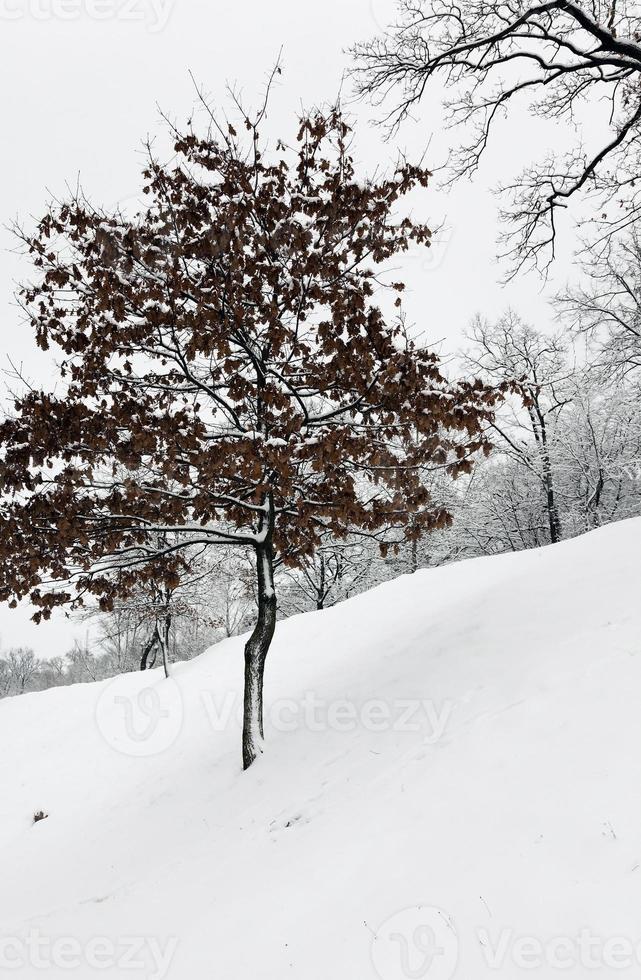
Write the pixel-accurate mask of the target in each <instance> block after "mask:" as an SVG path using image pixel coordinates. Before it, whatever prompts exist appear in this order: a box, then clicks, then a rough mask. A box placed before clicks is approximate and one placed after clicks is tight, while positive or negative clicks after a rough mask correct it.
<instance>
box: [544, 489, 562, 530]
mask: <svg viewBox="0 0 641 980" xmlns="http://www.w3.org/2000/svg"><path fill="white" fill-rule="evenodd" d="M546 497H547V512H548V520H549V524H550V541H551V542H552V544H556V542H557V541H560V540H561V536H562V532H561V521H560V520H559V514H558V511H557V509H556V501H555V499H554V486H553V484H552V479H551V477H550V478H549V479H548V480H547V481H546Z"/></svg>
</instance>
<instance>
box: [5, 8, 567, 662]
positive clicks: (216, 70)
mask: <svg viewBox="0 0 641 980" xmlns="http://www.w3.org/2000/svg"><path fill="white" fill-rule="evenodd" d="M392 11H393V3H391V2H389V0H320V2H318V3H313V2H310V0H307V2H302V0H0V73H1V75H2V92H3V99H2V114H3V120H2V122H3V125H2V130H3V136H4V142H5V151H4V153H3V156H2V162H1V164H0V166H1V168H2V180H1V181H0V212H1V217H2V224H3V225H6V224H7V223H9V222H11V221H12V220H13V219H15V218H16V217H18V218H20V219H21V220H22V221H24V222H26V223H28V222H29V220H30V216H38V215H39V214H40V213H41V212H42V210H43V207H44V205H45V203H46V201H47V199H48V196H49V193H53V194H56V195H57V196H59V195H64V192H65V185H66V184H67V183H69V184H75V182H76V180H77V178H78V176H79V177H80V180H81V183H82V185H83V188H84V189H85V191H86V192H87V193H88V195H89V196H90V197H91V198H92V199H93V200H95V201H97V202H100V203H102V204H103V205H105V206H108V205H115V204H117V203H118V202H122V201H126V200H131V199H132V198H134V197H135V196H136V193H137V191H138V189H139V187H140V177H139V174H140V169H141V166H142V152H141V143H142V140H143V139H144V138H145V137H146V136H147V135H148V134H149V135H152V136H153V135H154V134H155V133H158V132H159V131H160V130H161V125H162V124H161V121H160V118H159V112H158V106H160V107H161V108H162V109H163V110H164V111H165V112H166V113H167V114H168V115H170V116H171V117H172V118H175V119H176V120H177V121H180V120H183V119H186V118H187V117H188V116H189V114H190V112H191V110H192V107H193V105H194V101H195V97H194V88H193V84H192V81H191V79H190V76H189V72H190V71H191V72H192V73H193V75H194V76H195V77H196V79H198V80H199V82H200V83H201V84H202V86H203V87H204V88H205V89H206V90H207V92H208V93H209V95H210V97H211V99H212V101H214V102H223V100H224V98H225V85H226V83H228V82H229V83H236V84H237V85H238V86H239V88H240V89H241V90H242V92H243V94H244V97H245V99H246V101H247V103H248V104H251V103H252V102H254V103H255V102H256V101H257V100H258V97H259V96H260V94H261V93H262V91H263V90H264V84H265V80H266V77H267V74H268V71H269V68H270V67H271V65H272V64H273V62H274V61H275V59H276V57H277V54H278V51H279V49H280V48H281V47H282V49H283V57H282V61H283V68H284V71H283V75H282V77H281V78H280V79H279V82H278V86H277V88H276V90H275V92H274V96H273V99H272V102H271V107H270V113H269V118H268V130H269V132H270V133H273V134H274V135H275V136H276V135H281V134H284V135H285V137H286V138H289V139H290V140H291V139H293V133H294V127H295V122H296V114H297V112H298V111H299V109H300V107H301V106H307V107H310V106H313V105H317V104H320V103H323V102H327V101H328V100H332V99H334V97H335V96H336V94H337V92H338V91H339V88H340V87H341V80H342V78H343V74H344V72H345V69H346V68H347V66H348V64H349V59H348V57H347V55H346V54H345V49H346V48H348V47H349V45H350V44H351V43H353V42H354V41H356V40H360V39H364V38H366V37H369V36H371V35H372V34H374V33H376V32H377V31H378V30H379V29H380V27H381V26H382V25H383V24H385V23H386V22H387V21H388V20H389V19H390V15H391V12H392ZM97 15H100V16H99V17H98V16H97ZM343 93H344V99H345V98H346V97H348V96H349V95H350V83H349V81H346V82H344V83H343ZM350 111H351V112H352V113H353V114H354V115H355V117H356V119H357V121H358V132H357V137H356V147H355V150H356V153H355V155H356V158H357V161H358V164H359V167H360V168H361V169H362V172H363V173H365V172H366V171H368V170H369V171H371V170H372V169H373V168H374V167H375V166H379V165H384V164H385V163H386V162H387V161H391V160H392V159H393V157H394V155H395V148H394V145H390V144H386V143H385V142H383V139H382V134H381V132H380V130H378V129H376V128H374V127H372V126H371V125H370V122H369V121H370V119H371V118H372V116H373V114H374V113H373V110H371V109H370V108H369V107H365V106H358V105H354V106H352V107H350ZM440 118H441V117H440V108H439V105H438V103H437V102H434V103H433V104H425V105H424V106H423V107H422V108H421V110H420V112H419V113H417V120H416V121H414V122H411V123H408V124H407V125H406V126H404V127H403V129H402V130H401V132H400V133H399V134H398V136H397V137H396V140H395V144H396V145H400V146H401V147H402V148H403V149H404V150H407V151H408V153H409V154H410V155H412V154H415V155H417V156H418V155H420V154H421V153H422V151H423V150H424V149H425V147H426V145H427V144H428V143H430V145H429V150H428V154H427V158H426V165H428V166H429V165H430V164H432V165H435V164H437V163H439V162H441V160H442V154H443V152H444V148H445V147H446V146H447V144H448V141H449V140H450V139H454V137H453V136H449V135H447V134H446V135H444V134H443V132H442V128H441V126H440V125H439V122H440ZM558 135H559V134H558V133H557V132H556V131H554V130H553V129H552V128H551V127H550V126H548V125H546V124H544V123H541V122H540V121H533V120H531V119H529V118H528V116H527V114H525V113H524V114H523V115H522V117H521V118H520V120H519V121H518V124H517V125H510V126H503V128H502V129H501V130H500V131H499V133H498V137H499V138H498V140H497V142H496V143H495V144H494V146H493V148H492V152H491V153H490V154H489V155H488V158H487V161H486V163H485V165H484V167H483V170H482V172H481V173H480V174H479V176H478V178H477V179H476V180H475V182H474V183H472V184H469V183H468V184H465V185H459V186H458V187H456V188H455V189H454V190H453V191H452V192H450V193H449V194H448V195H444V194H442V193H439V192H437V191H436V190H431V191H429V192H426V193H425V194H423V195H422V196H421V198H420V207H421V208H423V209H424V213H420V214H419V213H418V212H417V211H416V210H415V216H416V217H417V218H420V219H421V220H427V221H428V222H429V221H432V222H434V223H436V222H437V221H440V220H441V219H442V218H445V219H446V221H447V228H448V232H447V234H446V235H445V236H444V239H443V242H442V243H441V244H438V243H437V245H436V246H435V247H434V248H433V250H432V251H431V253H430V254H425V253H423V252H421V253H420V254H419V253H413V254H411V255H410V256H409V257H408V258H407V260H405V261H404V265H403V267H402V277H403V278H404V279H405V281H406V282H407V283H408V287H409V289H408V293H407V295H406V300H405V303H406V308H407V313H408V318H409V320H410V322H412V323H413V324H415V326H416V329H417V330H418V331H420V332H421V334H422V335H423V336H424V337H425V338H426V339H427V340H428V341H429V340H431V341H441V340H442V341H443V343H442V350H443V351H444V352H450V351H453V350H455V349H456V347H457V346H458V345H459V344H460V343H461V332H462V331H463V330H464V329H465V328H466V326H467V324H468V323H469V321H470V319H471V317H472V316H473V315H474V314H475V313H476V312H482V313H484V314H485V315H488V316H490V317H492V316H496V315H498V314H500V312H501V311H502V310H503V309H505V307H507V306H508V305H511V306H513V307H515V308H516V309H518V310H519V311H520V312H521V313H522V314H523V316H524V317H525V318H527V319H528V320H530V321H532V322H534V323H536V324H538V325H539V326H541V327H545V328H547V327H549V326H550V325H551V323H552V314H551V310H550V308H549V306H548V304H547V297H548V296H549V295H551V293H553V291H554V288H555V287H558V285H559V284H561V283H563V282H564V281H565V280H566V278H567V276H568V271H569V270H570V268H571V266H570V261H569V258H568V255H569V252H567V251H566V254H565V257H564V258H563V259H562V260H561V262H560V263H559V264H558V265H557V267H556V277H555V281H553V282H552V283H551V284H549V285H548V287H547V289H543V288H542V283H541V281H540V280H539V279H538V278H537V277H536V276H534V275H530V276H525V277H520V278H519V279H518V281H515V282H513V283H511V284H510V285H509V286H504V285H501V278H502V275H503V273H504V272H505V269H504V268H501V267H500V266H498V265H497V263H496V261H495V252H496V248H495V240H496V234H497V223H496V206H497V202H496V199H495V197H494V196H493V195H492V194H491V193H490V190H489V188H490V187H491V186H492V185H493V184H494V183H495V182H496V180H497V179H498V178H499V177H503V178H505V177H509V175H510V174H513V173H515V172H517V171H518V170H520V168H521V167H522V166H523V164H524V163H526V162H527V161H528V159H530V158H531V157H532V156H538V155H539V153H540V151H541V147H542V145H545V143H546V142H547V143H549V142H550V141H551V140H555V139H556V138H557V136H558ZM430 140H431V142H430ZM1 236H2V237H1V241H2V252H1V253H0V310H1V311H2V320H1V323H2V348H3V366H6V364H7V358H8V357H10V358H11V359H12V360H13V361H14V362H19V363H22V364H23V366H24V370H25V372H26V373H27V374H28V375H29V376H30V377H31V378H33V379H34V380H44V379H46V378H47V377H48V376H49V377H50V376H51V365H50V363H49V362H48V361H47V359H46V358H45V356H44V355H42V354H39V353H38V352H37V351H35V350H34V346H33V341H32V338H31V335H30V332H29V330H28V328H27V327H25V326H23V325H21V321H20V316H19V314H18V311H17V309H16V308H15V306H14V305H13V298H12V296H13V289H14V285H13V284H14V282H15V281H16V280H19V279H20V278H24V277H25V276H26V275H27V274H28V265H27V263H26V260H25V259H24V257H22V256H19V255H17V254H15V252H14V251H13V249H14V244H13V242H12V239H11V236H10V234H9V233H8V232H7V231H5V230H2V232H1ZM29 616H30V610H29V609H20V610H18V611H16V612H14V611H11V610H9V609H7V608H4V607H0V649H5V650H6V649H7V648H8V647H10V646H12V645H17V644H20V643H22V644H28V645H31V646H33V647H34V649H36V651H37V653H38V654H40V655H42V656H48V655H52V654H56V653H64V652H65V650H67V649H68V648H69V647H70V645H71V641H72V637H73V636H75V635H83V634H84V631H85V627H81V626H78V625H77V624H74V623H72V622H70V621H68V620H66V619H64V618H63V617H58V619H57V620H56V621H54V622H52V623H50V624H46V625H43V626H40V627H35V626H34V625H33V624H30V623H29Z"/></svg>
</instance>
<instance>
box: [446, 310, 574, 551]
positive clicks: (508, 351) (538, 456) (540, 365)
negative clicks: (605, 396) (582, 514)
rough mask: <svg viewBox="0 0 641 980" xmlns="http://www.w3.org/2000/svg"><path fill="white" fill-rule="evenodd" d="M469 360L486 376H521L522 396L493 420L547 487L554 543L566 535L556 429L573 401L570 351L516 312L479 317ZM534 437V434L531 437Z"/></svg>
mask: <svg viewBox="0 0 641 980" xmlns="http://www.w3.org/2000/svg"><path fill="white" fill-rule="evenodd" d="M469 339H471V340H472V342H473V347H472V348H471V349H470V350H469V351H468V352H467V354H466V356H465V361H466V363H467V364H468V365H469V366H470V367H473V368H474V369H477V370H480V371H481V372H482V373H483V374H484V375H485V376H486V377H487V378H489V379H492V380H494V381H495V382H500V381H503V380H507V379H514V380H518V381H519V384H520V387H521V390H522V393H523V398H522V400H521V399H516V398H512V399H511V400H508V401H507V402H506V405H505V407H504V410H503V412H502V413H500V414H499V415H498V416H497V418H496V419H495V420H494V421H493V422H492V423H491V428H492V429H493V430H494V432H495V433H496V435H497V436H498V438H499V440H500V444H501V446H502V448H503V451H504V452H505V453H506V454H507V455H508V456H510V457H511V458H512V459H513V460H515V461H516V462H517V463H519V465H521V466H523V467H525V468H526V469H527V470H528V471H529V472H530V473H531V475H532V476H533V477H534V478H535V480H536V481H537V482H538V483H539V485H540V487H541V489H542V490H543V494H544V500H545V512H546V515H547V521H548V526H549V532H550V541H551V542H552V543H555V542H556V541H559V540H560V538H561V537H562V527H561V520H560V517H559V508H558V502H557V489H556V480H557V477H556V472H555V460H554V458H555V444H554V432H555V428H556V423H557V422H558V417H559V413H560V412H561V410H562V409H563V408H564V407H565V406H566V405H568V404H570V402H571V400H572V392H571V386H570V384H569V382H570V379H571V376H572V371H571V369H570V368H569V367H568V360H567V349H566V347H565V345H564V343H563V341H562V339H561V338H560V337H559V336H546V335H545V334H542V333H539V332H537V331H536V330H534V329H533V328H532V327H531V326H528V325H527V324H525V323H523V321H522V320H521V319H520V318H519V317H518V316H517V314H515V313H513V312H511V311H510V312H508V313H506V314H505V316H503V317H502V318H501V319H500V320H499V321H498V323H496V324H489V323H487V322H485V321H483V320H482V319H481V318H477V319H476V321H475V322H474V324H473V327H472V331H471V334H470V338H469ZM531 437H532V438H531Z"/></svg>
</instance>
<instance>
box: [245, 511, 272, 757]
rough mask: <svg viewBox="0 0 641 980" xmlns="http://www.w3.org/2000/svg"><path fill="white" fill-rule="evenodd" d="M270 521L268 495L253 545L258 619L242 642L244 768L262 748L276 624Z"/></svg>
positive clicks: (270, 513) (270, 512)
mask: <svg viewBox="0 0 641 980" xmlns="http://www.w3.org/2000/svg"><path fill="white" fill-rule="evenodd" d="M273 523H274V515H273V504H272V503H271V499H270V501H269V516H268V518H267V519H266V531H267V533H266V536H265V541H264V542H262V543H261V544H260V545H257V546H256V577H257V583H258V620H257V622H256V625H255V627H254V630H253V632H252V634H251V636H250V637H249V639H248V641H247V644H246V646H245V697H244V711H243V769H249V767H250V766H251V764H252V762H254V760H255V759H256V758H257V756H258V755H260V754H261V752H262V751H263V738H264V731H263V677H264V674H265V660H266V658H267V651H268V650H269V647H270V644H271V642H272V637H273V635H274V630H275V628H276V591H275V589H274V553H273V544H272V533H273Z"/></svg>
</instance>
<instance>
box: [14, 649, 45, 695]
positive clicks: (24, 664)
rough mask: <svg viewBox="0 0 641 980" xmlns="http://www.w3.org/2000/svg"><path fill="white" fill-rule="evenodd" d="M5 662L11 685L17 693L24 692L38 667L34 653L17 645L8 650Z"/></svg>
mask: <svg viewBox="0 0 641 980" xmlns="http://www.w3.org/2000/svg"><path fill="white" fill-rule="evenodd" d="M7 664H8V666H9V673H10V675H11V686H12V687H13V688H14V690H16V691H17V692H18V693H19V694H24V692H25V689H26V687H27V686H28V684H29V681H30V680H31V678H32V677H33V675H34V674H35V673H36V672H37V670H38V667H39V664H38V661H37V660H36V655H35V653H34V652H33V650H31V649H29V648H28V647H17V648H16V649H15V650H10V651H9V654H8V657H7Z"/></svg>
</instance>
